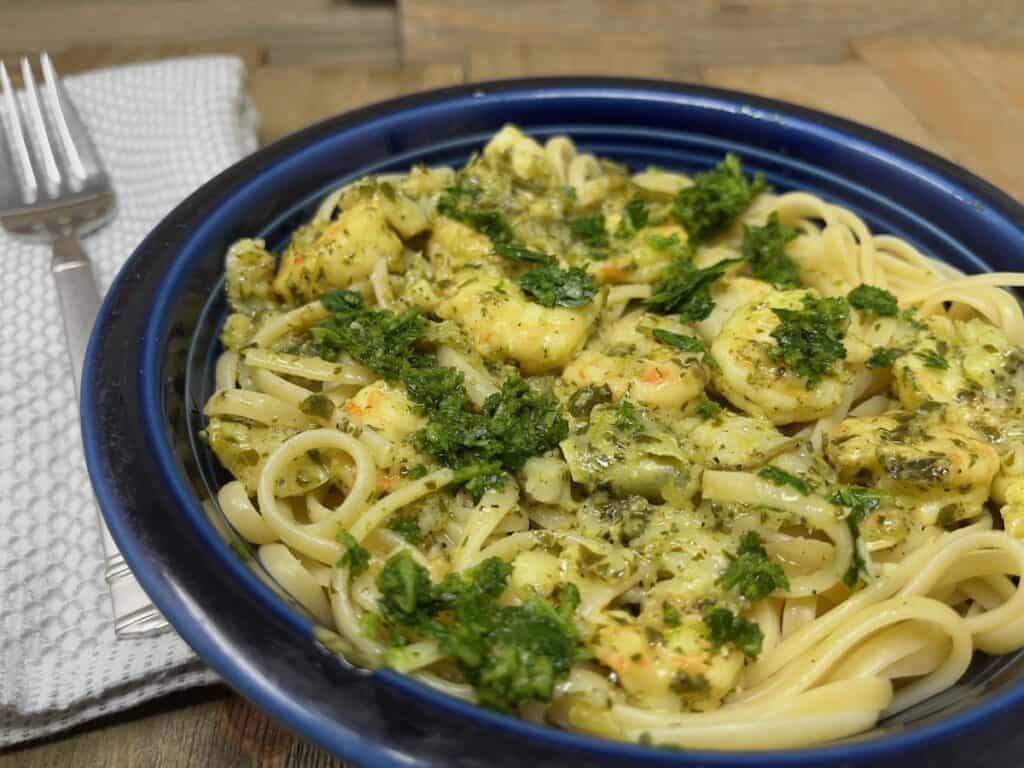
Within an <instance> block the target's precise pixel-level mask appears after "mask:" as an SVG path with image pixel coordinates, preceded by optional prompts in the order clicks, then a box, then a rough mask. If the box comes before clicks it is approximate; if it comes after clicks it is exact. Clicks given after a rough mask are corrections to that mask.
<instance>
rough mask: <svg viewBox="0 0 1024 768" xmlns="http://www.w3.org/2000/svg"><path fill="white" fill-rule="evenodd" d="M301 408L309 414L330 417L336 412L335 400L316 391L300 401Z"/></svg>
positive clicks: (322, 417)
mask: <svg viewBox="0 0 1024 768" xmlns="http://www.w3.org/2000/svg"><path fill="white" fill-rule="evenodd" d="M299 410H300V411H302V412H303V413H304V414H306V415H307V416H315V417H316V418H318V419H329V418H331V416H332V415H333V414H334V401H333V400H331V398H329V397H328V396H327V395H325V394H323V393H321V392H316V393H314V394H312V395H310V396H309V397H307V398H306V399H305V400H303V401H302V402H301V403H299Z"/></svg>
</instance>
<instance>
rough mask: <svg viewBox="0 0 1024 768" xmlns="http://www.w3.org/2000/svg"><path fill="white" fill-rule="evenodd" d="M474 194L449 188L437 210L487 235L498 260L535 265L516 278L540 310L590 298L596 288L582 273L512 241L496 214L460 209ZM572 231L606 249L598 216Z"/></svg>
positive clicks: (578, 303) (585, 219)
mask: <svg viewBox="0 0 1024 768" xmlns="http://www.w3.org/2000/svg"><path fill="white" fill-rule="evenodd" d="M478 194H479V193H478V192H477V191H476V190H474V189H472V188H467V187H463V186H455V187H449V188H448V189H447V190H446V191H445V193H444V194H443V195H442V196H441V200H440V201H439V202H438V204H437V210H438V211H439V212H441V213H443V214H444V215H445V216H448V217H449V218H452V219H455V220H457V221H461V222H462V223H463V224H467V225H469V226H471V227H472V228H473V229H475V230H476V231H477V232H480V233H481V234H484V235H487V237H489V238H490V240H491V243H492V244H493V245H494V252H495V253H496V254H498V255H499V256H501V257H502V258H506V259H508V260H509V261H518V262H527V263H531V264H538V265H539V266H538V267H537V268H535V269H532V270H530V271H529V272H527V273H526V274H524V275H522V277H520V278H519V287H520V288H521V289H522V290H523V293H525V294H526V295H527V296H529V297H530V298H531V299H532V300H533V301H535V302H537V303H538V304H540V305H541V306H545V307H555V306H558V307H579V306H582V305H583V304H586V303H587V302H588V301H590V300H591V299H592V298H594V296H595V294H596V293H597V286H596V285H595V284H594V279H593V278H592V277H591V276H590V275H589V274H587V273H586V272H584V271H583V270H582V269H580V268H579V267H572V268H570V269H561V268H560V267H559V266H558V260H557V259H556V258H555V257H554V256H552V255H550V254H547V253H541V252H540V251H534V250H531V249H529V248H527V247H526V246H524V245H523V244H522V243H520V242H519V240H518V238H516V235H515V233H514V232H513V231H512V227H511V225H510V224H509V223H508V222H507V221H505V219H504V217H503V216H502V215H501V214H500V213H498V212H497V211H490V210H485V209H479V208H464V207H462V206H461V200H462V199H463V198H466V197H468V198H470V200H475V199H476V196H477V195H478ZM572 230H573V234H574V235H576V236H577V237H580V238H581V239H583V240H584V242H587V243H588V245H591V246H592V247H597V244H598V241H600V242H601V243H602V245H601V246H600V247H601V248H606V247H607V246H608V234H607V233H606V232H604V216H602V215H597V216H589V217H583V218H580V219H576V221H574V222H573V224H572ZM602 234H603V237H602Z"/></svg>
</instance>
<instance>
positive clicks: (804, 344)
mask: <svg viewBox="0 0 1024 768" xmlns="http://www.w3.org/2000/svg"><path fill="white" fill-rule="evenodd" d="M772 312H774V313H775V315H776V317H778V318H779V320H780V321H781V322H780V323H779V324H778V326H776V327H775V329H774V330H773V331H772V338H773V339H775V346H774V347H772V348H771V349H770V350H769V352H768V355H769V357H770V358H771V359H772V360H774V361H775V362H777V363H782V364H783V365H784V366H785V367H786V368H788V369H789V370H790V371H792V372H793V373H795V374H796V375H797V376H799V377H801V378H803V379H805V380H806V381H807V388H808V389H811V388H813V387H815V386H816V385H817V384H819V383H820V382H821V379H822V377H823V376H824V375H825V374H827V373H830V372H831V371H832V369H833V366H834V365H835V363H836V361H837V360H845V359H846V347H844V346H843V337H844V336H845V335H846V326H847V323H848V322H849V317H850V305H849V304H848V303H847V302H846V299H843V298H830V299H819V298H815V297H814V296H812V295H810V294H807V295H806V296H804V300H803V308H802V309H780V308H777V307H773V308H772Z"/></svg>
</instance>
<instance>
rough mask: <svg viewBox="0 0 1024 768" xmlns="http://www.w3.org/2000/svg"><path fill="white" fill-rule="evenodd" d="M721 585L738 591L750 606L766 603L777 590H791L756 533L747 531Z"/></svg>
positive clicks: (778, 566)
mask: <svg viewBox="0 0 1024 768" xmlns="http://www.w3.org/2000/svg"><path fill="white" fill-rule="evenodd" d="M718 583H719V584H721V585H722V586H723V587H725V588H726V589H735V590H736V591H737V592H739V593H740V594H741V595H743V597H745V598H747V600H750V601H751V602H756V601H758V600H763V599H764V598H766V597H768V595H770V594H771V593H772V592H774V591H775V590H776V589H789V579H787V578H786V573H785V572H784V571H783V570H782V566H780V565H777V564H776V563H773V562H771V561H770V560H769V559H768V552H767V550H765V548H764V546H763V545H762V544H761V537H760V536H758V535H757V532H756V531H747V532H746V533H744V534H743V536H742V538H740V546H739V549H738V550H737V552H736V556H735V557H733V558H732V561H731V562H730V563H729V567H728V568H726V569H725V573H723V574H722V576H721V578H719V579H718Z"/></svg>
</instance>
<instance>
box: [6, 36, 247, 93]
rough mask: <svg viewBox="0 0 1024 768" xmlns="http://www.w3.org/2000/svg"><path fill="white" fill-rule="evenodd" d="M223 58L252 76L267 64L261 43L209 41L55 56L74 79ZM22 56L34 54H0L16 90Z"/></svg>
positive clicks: (80, 49)
mask: <svg viewBox="0 0 1024 768" xmlns="http://www.w3.org/2000/svg"><path fill="white" fill-rule="evenodd" d="M208 54H223V55H228V56H237V57H239V58H240V59H241V60H242V61H243V62H244V63H245V66H246V68H247V69H248V70H249V71H250V72H252V71H253V70H255V69H256V68H257V67H262V66H264V65H265V64H266V61H267V50H266V48H265V47H264V46H262V45H259V44H258V43H250V42H246V41H239V40H210V41H207V42H199V43H189V42H168V43H152V44H148V45H74V46H71V47H69V48H66V49H64V50H62V51H59V52H58V53H55V54H53V61H54V64H55V65H56V67H57V71H58V72H60V73H61V74H62V75H73V74H75V73H76V72H85V71H87V70H90V69H101V68H104V67H115V66H121V65H124V64H137V63H139V62H143V61H156V60H158V59H167V58H171V57H175V56H199V55H208ZM23 55H30V56H31V55H34V52H32V51H0V60H3V61H5V62H6V63H7V65H8V69H9V70H10V74H11V80H12V82H13V84H14V86H15V87H20V85H21V72H20V68H19V67H17V66H12V65H14V64H16V62H17V60H18V59H19V58H20V57H21V56H23Z"/></svg>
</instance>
